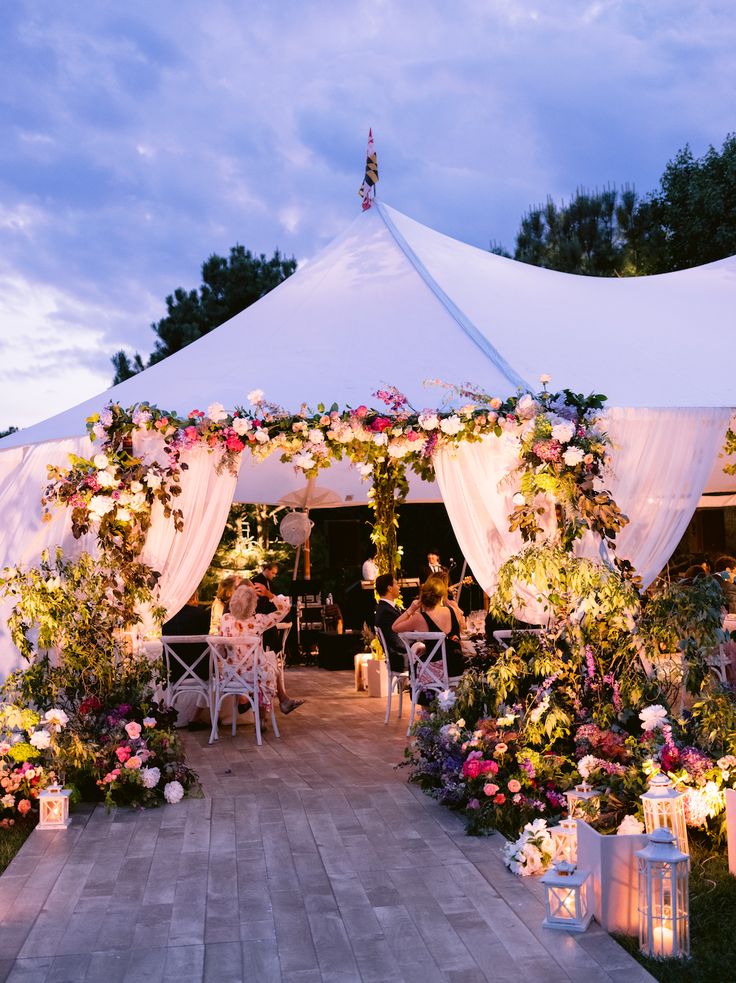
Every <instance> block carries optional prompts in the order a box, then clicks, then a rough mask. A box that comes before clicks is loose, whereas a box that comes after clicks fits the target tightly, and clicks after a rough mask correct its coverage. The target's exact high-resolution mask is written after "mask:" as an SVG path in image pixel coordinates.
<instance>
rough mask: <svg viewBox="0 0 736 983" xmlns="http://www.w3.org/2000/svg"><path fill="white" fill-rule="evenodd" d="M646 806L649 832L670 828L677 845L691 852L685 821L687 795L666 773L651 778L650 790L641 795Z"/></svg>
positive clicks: (645, 811) (646, 827)
mask: <svg viewBox="0 0 736 983" xmlns="http://www.w3.org/2000/svg"><path fill="white" fill-rule="evenodd" d="M641 801H642V804H643V806H644V827H645V829H646V831H647V833H653V832H654V831H655V829H659V828H660V827H663V828H664V829H669V830H671V832H672V835H673V836H674V838H675V841H676V843H677V847H678V849H679V850H682V852H683V853H689V852H690V850H689V848H688V844H687V824H686V823H685V796H684V794H683V793H682V792H678V791H676V789H674V788H673V787H672V782H671V781H670V780H669V778H668V777H667V776H666V775H663V774H662V773H661V772H657V774H656V775H653V776H652V778H650V780H649V790H648V791H647V792H644V793H643V795H642V796H641Z"/></svg>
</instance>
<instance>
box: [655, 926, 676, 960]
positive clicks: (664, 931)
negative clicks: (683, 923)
mask: <svg viewBox="0 0 736 983" xmlns="http://www.w3.org/2000/svg"><path fill="white" fill-rule="evenodd" d="M672 942H673V934H672V929H671V928H667V926H666V925H657V926H656V927H655V928H653V929H652V953H653V954H654V955H655V956H659V957H664V958H665V959H666V958H668V957H670V956H672V955H673V950H672Z"/></svg>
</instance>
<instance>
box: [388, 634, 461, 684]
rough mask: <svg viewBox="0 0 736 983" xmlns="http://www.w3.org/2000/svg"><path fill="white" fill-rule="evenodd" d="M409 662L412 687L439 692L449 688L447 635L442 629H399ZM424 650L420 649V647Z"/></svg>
mask: <svg viewBox="0 0 736 983" xmlns="http://www.w3.org/2000/svg"><path fill="white" fill-rule="evenodd" d="M398 635H399V638H400V639H401V641H402V642H403V643H404V648H405V649H406V655H407V659H408V662H409V679H410V681H411V686H412V689H414V688H420V689H427V690H435V691H436V692H440V691H442V690H445V689H448V688H449V684H450V682H449V676H448V673H447V652H446V649H445V644H446V641H447V636H446V635H445V633H444V632H442V631H401V632H399V633H398ZM422 646H423V648H424V651H421V648H422Z"/></svg>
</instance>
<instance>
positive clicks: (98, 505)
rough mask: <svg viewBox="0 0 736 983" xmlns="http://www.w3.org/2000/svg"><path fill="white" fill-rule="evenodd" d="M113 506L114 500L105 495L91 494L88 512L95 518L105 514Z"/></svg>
mask: <svg viewBox="0 0 736 983" xmlns="http://www.w3.org/2000/svg"><path fill="white" fill-rule="evenodd" d="M114 508H115V501H114V500H113V499H112V498H109V497H108V496H107V495H93V496H92V498H91V499H90V503H89V511H90V514H91V515H92V516H93V517H94V518H97V519H101V518H102V516H103V515H107V513H108V512H111V511H112V509H114Z"/></svg>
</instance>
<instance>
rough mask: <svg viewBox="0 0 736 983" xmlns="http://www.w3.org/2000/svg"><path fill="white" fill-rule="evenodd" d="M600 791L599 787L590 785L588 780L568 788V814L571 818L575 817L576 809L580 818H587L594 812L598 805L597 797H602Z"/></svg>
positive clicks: (566, 794) (566, 795)
mask: <svg viewBox="0 0 736 983" xmlns="http://www.w3.org/2000/svg"><path fill="white" fill-rule="evenodd" d="M600 794H601V793H600V792H599V791H598V789H595V788H593V786H592V785H588V783H587V782H585V781H583V782H581V783H580V784H579V785H576V786H575V788H571V789H568V791H567V792H565V797H566V799H567V815H568V818H570V819H575V814H576V810H577V813H578V815H579V818H580V819H585V818H586V817H587V816H589V815H590V813H591V812H594V811H595V810H596V808H597V806H598V803H597V802H594V800H595V799H598V798H599V797H600Z"/></svg>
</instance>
